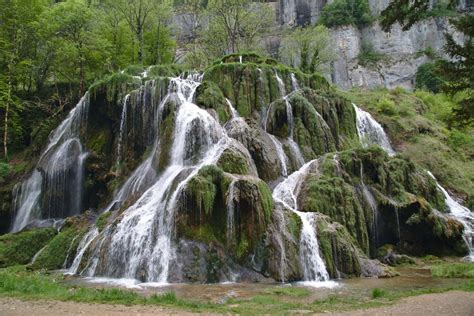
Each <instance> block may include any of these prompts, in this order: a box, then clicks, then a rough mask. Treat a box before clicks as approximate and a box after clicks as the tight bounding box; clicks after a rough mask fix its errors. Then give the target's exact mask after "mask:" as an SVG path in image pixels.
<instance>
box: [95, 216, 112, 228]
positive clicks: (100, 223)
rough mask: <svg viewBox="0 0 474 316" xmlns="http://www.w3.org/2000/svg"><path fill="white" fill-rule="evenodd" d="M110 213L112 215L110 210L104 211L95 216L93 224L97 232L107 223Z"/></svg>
mask: <svg viewBox="0 0 474 316" xmlns="http://www.w3.org/2000/svg"><path fill="white" fill-rule="evenodd" d="M110 215H112V212H110V211H106V212H104V213H102V214H100V216H99V217H97V220H96V222H95V225H96V226H97V228H98V229H99V232H101V231H103V230H104V228H105V226H106V225H107V223H108V221H109V217H110Z"/></svg>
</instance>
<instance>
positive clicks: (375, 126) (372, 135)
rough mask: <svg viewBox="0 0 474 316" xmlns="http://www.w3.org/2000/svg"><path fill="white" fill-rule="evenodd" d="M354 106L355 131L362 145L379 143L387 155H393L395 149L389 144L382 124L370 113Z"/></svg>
mask: <svg viewBox="0 0 474 316" xmlns="http://www.w3.org/2000/svg"><path fill="white" fill-rule="evenodd" d="M352 105H353V106H354V109H355V112H356V117H357V133H358V134H359V139H360V141H361V143H362V145H363V146H364V147H368V146H370V145H379V146H380V147H382V148H383V149H384V150H385V151H386V152H387V153H388V155H389V156H394V155H395V151H394V150H393V148H392V145H390V140H389V139H388V136H387V134H385V131H384V130H383V128H382V126H381V125H380V124H379V123H378V122H377V121H376V120H375V119H374V118H373V117H372V115H370V113H368V112H365V111H364V110H362V109H360V108H359V107H357V106H356V105H355V104H352Z"/></svg>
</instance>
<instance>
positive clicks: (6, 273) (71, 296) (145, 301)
mask: <svg viewBox="0 0 474 316" xmlns="http://www.w3.org/2000/svg"><path fill="white" fill-rule="evenodd" d="M449 290H464V291H474V280H472V279H470V280H467V281H466V282H464V283H463V282H460V283H459V284H458V285H456V286H451V287H443V288H436V289H430V288H428V289H416V290H404V291H402V290H388V289H374V290H373V291H372V292H371V293H370V294H369V295H367V294H363V293H359V292H357V293H353V294H349V295H348V294H331V295H329V296H328V297H327V298H325V299H318V300H315V301H308V299H310V295H311V291H310V290H309V289H307V288H302V287H297V286H291V287H290V286H289V287H281V286H278V287H274V288H268V289H266V290H264V291H262V292H261V293H260V294H257V295H255V296H253V297H251V298H249V299H235V298H231V299H229V300H227V301H226V302H225V303H223V304H214V303H209V302H201V301H194V300H188V299H181V298H178V297H177V296H176V295H175V293H173V292H168V293H164V294H154V295H151V296H145V295H141V294H139V293H137V292H133V291H129V290H123V289H118V288H87V287H78V286H71V285H67V284H65V283H64V282H63V276H62V275H60V274H55V273H51V274H47V273H44V272H37V271H36V272H32V271H28V270H27V269H26V267H25V266H14V267H9V268H4V269H0V297H1V296H8V297H19V298H22V299H29V300H41V299H47V300H58V301H73V302H87V303H98V304H121V305H146V306H163V307H169V308H172V309H178V310H187V311H194V312H214V313H238V314H243V315H247V314H290V313H294V312H296V311H301V310H305V311H306V310H307V311H309V312H313V313H314V312H323V311H344V310H354V309H361V308H370V307H377V306H383V305H388V304H393V303H394V302H396V301H397V300H399V299H401V298H403V297H408V296H414V295H420V294H430V293H441V292H445V291H449Z"/></svg>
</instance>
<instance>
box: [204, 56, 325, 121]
mask: <svg viewBox="0 0 474 316" xmlns="http://www.w3.org/2000/svg"><path fill="white" fill-rule="evenodd" d="M292 75H293V76H294V78H295V79H296V80H297V81H298V82H299V85H300V86H301V87H302V88H303V87H308V88H311V89H314V90H318V91H319V90H321V91H327V90H329V89H330V88H329V84H328V83H327V81H326V80H325V79H324V78H323V77H320V76H318V75H316V74H314V75H311V76H308V75H306V74H303V73H301V72H298V71H296V70H294V69H291V68H287V67H284V66H282V65H277V66H273V65H268V64H254V63H242V64H241V63H222V64H216V65H213V66H211V67H210V68H208V69H206V72H205V75H204V81H212V82H214V83H215V84H217V86H218V87H219V88H220V90H221V91H222V93H223V95H224V97H226V98H227V99H229V100H230V101H231V102H232V104H233V105H234V107H235V108H236V109H237V111H238V112H239V114H240V115H241V116H243V117H249V116H251V115H253V114H257V115H258V113H262V111H263V110H264V109H266V108H267V106H268V105H269V104H270V103H272V102H274V101H276V100H278V99H279V98H281V97H282V96H284V95H286V94H287V93H290V92H291V91H293V89H294V88H293V81H292ZM278 78H280V79H281V83H282V85H281V84H280V83H279V80H278ZM282 89H283V91H282Z"/></svg>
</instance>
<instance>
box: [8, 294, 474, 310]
mask: <svg viewBox="0 0 474 316" xmlns="http://www.w3.org/2000/svg"><path fill="white" fill-rule="evenodd" d="M0 315H2V316H17V315H18V316H19V315H21V316H23V315H28V316H32V315H48V316H62V315H93V316H95V315H97V316H98V315H100V316H109V315H113V316H115V315H117V316H122V315H142V316H146V315H194V314H193V313H188V312H185V311H182V310H173V309H168V308H161V307H152V306H123V305H104V304H85V303H75V302H59V301H23V300H19V299H15V298H0ZM199 315H206V314H199ZM324 315H351V316H353V315H355V316H357V315H423V316H425V315H428V316H436V315H443V316H456V315H469V316H472V315H474V293H472V292H461V291H451V292H446V293H441V294H427V295H420V296H414V297H409V298H405V299H402V300H400V301H399V302H397V303H396V304H394V305H390V306H385V307H378V308H370V309H365V310H355V311H349V312H345V313H327V314H324Z"/></svg>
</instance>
